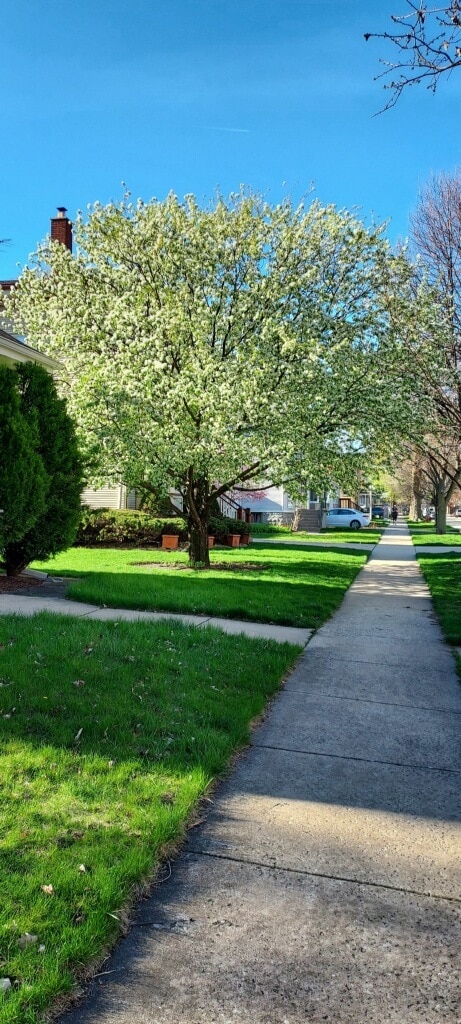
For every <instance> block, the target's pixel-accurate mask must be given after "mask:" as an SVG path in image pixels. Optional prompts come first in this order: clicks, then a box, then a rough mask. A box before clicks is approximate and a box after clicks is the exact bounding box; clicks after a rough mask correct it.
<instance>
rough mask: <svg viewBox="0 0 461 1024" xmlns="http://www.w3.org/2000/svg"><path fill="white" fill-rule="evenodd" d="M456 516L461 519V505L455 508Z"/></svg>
mask: <svg viewBox="0 0 461 1024" xmlns="http://www.w3.org/2000/svg"><path fill="white" fill-rule="evenodd" d="M455 516H457V517H458V518H461V505H459V506H458V508H455Z"/></svg>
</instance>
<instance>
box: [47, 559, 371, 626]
mask: <svg viewBox="0 0 461 1024" xmlns="http://www.w3.org/2000/svg"><path fill="white" fill-rule="evenodd" d="M211 558H212V566H211V568H210V569H209V570H208V569H207V570H200V571H194V570H192V569H188V568H187V554H186V553H185V552H179V553H178V552H174V553H169V552H162V551H160V550H158V549H155V550H148V551H146V550H128V549H123V550H120V549H116V548H111V549H108V548H104V549H101V548H71V549H69V551H66V552H65V553H64V554H61V555H58V556H57V557H56V558H53V559H50V560H49V561H48V562H44V563H39V562H36V563H34V567H35V568H42V569H46V571H47V572H49V573H51V574H53V573H54V574H56V575H71V576H78V577H80V579H78V580H75V581H72V582H71V583H70V586H69V591H68V595H69V597H71V598H73V599H75V600H79V601H88V602H90V603H93V604H98V605H107V606H109V607H112V608H136V609H146V610H161V611H169V612H185V613H193V614H203V615H218V616H224V617H227V618H234V619H249V620H255V621H259V622H274V623H279V624H283V625H294V626H304V627H311V628H317V627H318V626H320V625H321V624H322V623H323V622H325V620H326V619H328V618H329V617H330V615H332V614H333V612H334V611H335V610H336V608H337V607H338V605H339V604H340V603H341V600H342V598H343V596H344V594H345V592H346V590H347V588H348V587H349V586H350V584H351V583H352V581H353V580H354V579H355V576H356V575H357V573H358V572H359V570H360V569H361V568H362V566H363V565H364V564H365V562H366V559H367V555H366V554H365V553H363V554H362V552H359V551H353V550H352V551H338V550H331V549H326V550H325V549H321V548H318V549H317V550H313V549H308V548H305V547H301V546H299V547H291V546H290V547H289V546H287V545H284V544H280V545H278V544H255V545H253V546H250V547H249V548H245V549H243V548H241V549H230V548H218V549H215V550H214V551H213V552H212V553H211ZM138 562H141V563H143V564H141V565H137V564H136V563H138ZM152 562H155V563H160V566H161V567H160V568H152V566H151V565H149V564H148V563H152ZM175 563H176V564H180V565H183V566H185V568H182V569H180V570H178V569H175V568H174V565H175ZM216 563H221V564H223V563H224V564H225V565H228V566H229V568H226V569H218V568H213V564H216ZM245 566H247V567H245Z"/></svg>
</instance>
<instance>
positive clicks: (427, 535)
mask: <svg viewBox="0 0 461 1024" xmlns="http://www.w3.org/2000/svg"><path fill="white" fill-rule="evenodd" d="M407 525H408V529H409V531H410V534H411V537H412V540H413V544H415V545H418V544H419V545H421V544H424V545H437V546H439V547H458V545H461V531H460V530H456V529H455V528H454V527H453V526H448V525H447V532H446V533H436V532H435V523H415V522H412V521H411V520H409V521H408V524H407Z"/></svg>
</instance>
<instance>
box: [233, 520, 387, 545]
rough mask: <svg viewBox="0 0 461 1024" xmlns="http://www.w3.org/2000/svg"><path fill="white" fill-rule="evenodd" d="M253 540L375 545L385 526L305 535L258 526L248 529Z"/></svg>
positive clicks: (324, 530) (286, 528)
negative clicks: (330, 540) (329, 540)
mask: <svg viewBox="0 0 461 1024" xmlns="http://www.w3.org/2000/svg"><path fill="white" fill-rule="evenodd" d="M250 529H251V532H252V537H253V538H254V540H256V541H259V540H260V539H261V540H262V539H264V538H266V539H267V540H270V538H273V539H274V540H277V541H279V542H281V543H289V544H296V541H297V540H307V541H309V542H310V543H312V544H315V543H317V544H318V543H321V544H324V543H325V541H326V540H327V539H328V538H330V537H331V538H332V543H336V544H377V543H378V541H379V540H380V539H381V537H382V534H383V532H384V530H385V526H380V525H379V523H374V524H373V526H372V527H370V528H368V527H367V528H366V529H363V530H342V529H341V528H340V527H339V526H328V527H325V528H322V529H321V530H320V531H319V533H307V531H306V530H297V531H296V533H293V532H292V531H291V530H290V528H289V526H258V527H257V532H255V530H254V527H253V526H252V527H250Z"/></svg>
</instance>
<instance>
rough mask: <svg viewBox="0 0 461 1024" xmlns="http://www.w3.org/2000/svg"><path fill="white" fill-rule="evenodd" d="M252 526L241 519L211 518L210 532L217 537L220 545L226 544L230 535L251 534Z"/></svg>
mask: <svg viewBox="0 0 461 1024" xmlns="http://www.w3.org/2000/svg"><path fill="white" fill-rule="evenodd" d="M249 531H250V524H249V523H244V522H242V521H241V520H240V519H230V518H229V517H228V516H211V518H210V524H209V532H210V534H212V536H213V537H216V540H217V542H218V544H225V543H226V541H227V538H228V536H229V534H230V533H238V535H239V536H241V535H242V533H249Z"/></svg>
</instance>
